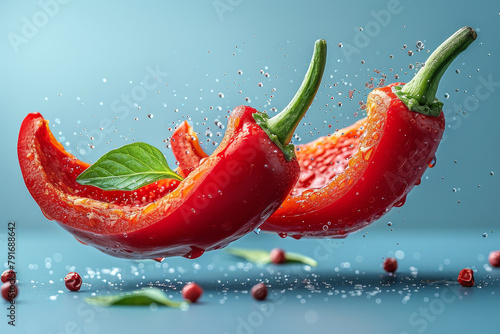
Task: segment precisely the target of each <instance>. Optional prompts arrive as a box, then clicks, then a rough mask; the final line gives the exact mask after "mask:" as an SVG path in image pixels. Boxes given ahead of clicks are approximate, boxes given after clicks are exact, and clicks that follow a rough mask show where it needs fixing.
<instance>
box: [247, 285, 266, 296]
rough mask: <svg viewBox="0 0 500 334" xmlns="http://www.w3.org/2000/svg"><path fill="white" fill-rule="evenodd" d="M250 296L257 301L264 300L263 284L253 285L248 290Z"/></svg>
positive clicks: (264, 288) (264, 286) (264, 290)
mask: <svg viewBox="0 0 500 334" xmlns="http://www.w3.org/2000/svg"><path fill="white" fill-rule="evenodd" d="M250 294H251V295H252V297H253V298H255V299H257V300H264V299H266V297H267V287H266V285H265V284H264V283H258V284H255V285H254V286H253V287H252V289H251V290H250Z"/></svg>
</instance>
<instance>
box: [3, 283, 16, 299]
mask: <svg viewBox="0 0 500 334" xmlns="http://www.w3.org/2000/svg"><path fill="white" fill-rule="evenodd" d="M2 297H3V298H4V299H5V300H7V301H11V300H13V299H14V298H16V297H17V285H15V284H11V283H10V282H7V283H4V284H3V285H2Z"/></svg>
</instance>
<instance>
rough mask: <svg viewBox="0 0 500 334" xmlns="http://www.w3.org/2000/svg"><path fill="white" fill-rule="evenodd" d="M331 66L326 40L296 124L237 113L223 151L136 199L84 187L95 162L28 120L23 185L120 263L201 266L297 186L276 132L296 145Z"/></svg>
mask: <svg viewBox="0 0 500 334" xmlns="http://www.w3.org/2000/svg"><path fill="white" fill-rule="evenodd" d="M325 62H326V42H325V41H324V40H318V41H317V42H316V44H315V49H314V54H313V58H312V61H311V64H310V67H309V70H308V72H307V73H306V76H305V78H304V82H303V83H302V85H301V87H300V88H299V91H298V92H297V94H296V96H295V97H294V99H293V100H292V102H293V103H291V106H292V107H291V108H288V107H287V109H286V115H287V117H286V118H287V119H292V118H293V120H294V121H293V122H288V123H287V124H285V125H284V126H281V125H278V126H276V125H274V123H272V121H273V120H275V118H269V117H267V116H266V115H265V114H262V113H258V112H257V111H256V110H255V109H253V108H251V107H246V106H240V107H237V108H235V109H234V110H233V112H232V113H231V115H230V117H229V120H228V126H227V130H226V132H225V135H224V138H223V140H222V142H221V144H220V145H219V147H218V148H217V149H216V150H215V152H214V153H213V154H212V155H210V156H209V157H205V159H203V161H199V162H201V163H197V165H196V166H192V167H193V168H188V170H189V172H190V173H189V176H187V177H186V178H185V179H184V180H183V181H182V182H179V181H176V180H162V181H158V182H156V183H153V184H150V185H147V186H145V187H142V188H139V189H137V190H134V191H119V190H112V191H106V190H101V189H98V188H95V187H92V186H85V185H81V184H79V183H77V182H76V178H77V177H78V175H80V174H81V173H82V172H83V171H84V170H85V169H87V168H88V167H89V164H87V163H85V162H82V161H80V160H78V159H77V158H75V157H74V156H72V155H71V154H70V153H68V152H66V151H65V150H64V147H63V146H62V145H61V144H60V143H58V142H57V140H56V139H55V138H54V136H53V135H52V133H51V132H50V129H49V126H48V121H46V120H45V119H44V118H43V117H42V116H41V115H40V114H38V113H32V114H29V115H28V116H27V117H26V118H25V119H24V121H23V123H22V125H21V129H20V132H19V139H18V158H19V164H20V167H21V172H22V174H23V177H24V181H25V183H26V186H27V188H28V190H29V192H30V193H31V195H32V197H33V198H34V199H35V201H36V202H37V204H38V205H39V206H40V209H41V210H42V212H43V214H44V215H45V216H46V217H47V218H48V219H51V220H55V221H57V222H58V223H59V225H60V226H61V227H63V228H64V229H65V230H67V231H68V232H70V233H71V234H72V235H73V236H75V237H76V238H77V240H79V241H81V242H82V243H85V244H88V245H92V246H94V247H96V248H97V249H99V250H101V251H102V252H104V253H107V254H110V255H113V256H116V257H122V258H135V259H154V260H157V261H159V260H161V259H162V258H165V257H169V256H184V257H187V258H196V257H199V256H200V255H202V254H203V253H204V252H205V251H209V250H215V249H219V248H222V247H225V246H226V245H228V244H229V243H230V242H232V241H234V240H236V239H238V238H240V237H242V236H243V235H245V234H247V233H249V232H250V231H252V230H254V229H256V228H257V227H259V226H260V225H261V224H262V223H263V222H264V221H265V220H266V219H267V218H268V217H269V216H270V215H271V214H272V213H273V212H274V211H275V210H276V209H277V208H278V207H279V205H280V204H281V203H282V202H283V200H284V199H285V198H286V196H287V195H288V193H289V192H290V191H291V189H292V188H293V185H294V184H295V183H296V182H297V179H298V176H299V165H298V162H297V158H296V157H295V155H293V146H290V145H288V144H289V141H287V140H283V141H278V139H277V134H279V135H281V136H284V137H286V138H289V137H291V135H292V133H293V131H294V130H295V128H296V126H297V125H298V123H299V122H300V119H301V118H302V117H303V115H304V114H305V112H306V111H307V109H308V108H309V105H310V104H311V102H312V100H313V99H314V96H315V94H316V92H317V89H318V87H319V85H320V82H321V78H322V74H323V71H324V67H325ZM289 106H290V105H289ZM277 116H279V115H277ZM268 120H269V122H268ZM278 124H279V123H278ZM290 152H291V153H292V154H290ZM180 172H181V173H183V167H182V165H181V169H180Z"/></svg>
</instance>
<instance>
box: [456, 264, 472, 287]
mask: <svg viewBox="0 0 500 334" xmlns="http://www.w3.org/2000/svg"><path fill="white" fill-rule="evenodd" d="M457 281H458V283H460V285H461V286H466V287H472V286H474V272H473V271H472V269H469V268H465V269H462V270H460V273H459V274H458V279H457Z"/></svg>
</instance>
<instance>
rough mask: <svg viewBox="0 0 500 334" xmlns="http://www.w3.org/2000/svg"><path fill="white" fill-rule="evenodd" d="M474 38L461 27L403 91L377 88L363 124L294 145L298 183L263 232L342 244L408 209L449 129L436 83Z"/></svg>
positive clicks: (397, 87) (396, 86) (398, 86)
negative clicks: (409, 197) (393, 212)
mask: <svg viewBox="0 0 500 334" xmlns="http://www.w3.org/2000/svg"><path fill="white" fill-rule="evenodd" d="M475 38H476V33H475V31H474V30H473V29H472V28H469V27H464V28H462V29H461V30H459V31H458V32H457V33H455V34H454V35H453V36H452V37H450V38H449V39H448V40H447V41H445V42H444V43H443V44H442V45H441V46H440V48H438V49H437V50H436V52H435V54H433V55H434V57H433V56H432V55H431V58H429V61H428V62H427V63H428V64H430V65H426V67H427V68H426V70H425V71H422V72H419V74H418V75H417V76H416V77H415V78H414V79H413V80H412V81H411V82H410V83H409V84H408V87H407V88H408V89H407V91H406V92H405V87H404V84H402V83H394V84H391V85H389V86H387V87H384V88H377V89H374V90H373V91H372V92H371V93H370V94H369V96H368V100H367V105H366V110H367V117H366V118H364V119H362V120H360V121H358V122H357V123H355V124H353V125H351V126H349V127H347V128H345V129H341V130H339V131H337V132H335V133H334V134H333V135H331V136H327V137H321V138H318V139H317V140H315V141H313V142H311V143H308V144H304V145H299V146H297V152H296V155H297V159H298V161H299V165H300V178H299V181H298V182H297V183H296V184H295V186H294V189H293V190H292V192H291V193H290V195H289V196H288V197H287V199H286V200H285V202H283V204H282V205H281V206H280V208H279V209H278V210H277V211H276V212H275V213H274V214H273V215H272V216H271V217H270V218H269V219H268V220H267V221H266V222H265V223H264V224H263V225H262V226H261V229H263V230H267V231H272V232H277V233H278V234H279V235H280V236H282V237H285V236H291V237H294V238H296V239H299V238H301V237H313V238H343V237H346V236H347V235H348V234H349V233H352V232H354V231H357V230H359V229H361V228H363V227H365V226H367V225H369V224H370V223H372V222H373V221H375V220H377V219H379V218H380V217H381V216H382V215H384V214H385V213H387V212H388V211H389V210H390V209H391V208H392V207H394V206H396V207H397V206H401V205H403V204H404V203H405V200H406V195H407V194H408V192H409V191H410V190H411V189H412V188H413V187H414V186H415V185H418V184H420V179H421V177H422V175H423V174H424V172H425V171H426V169H427V167H428V166H431V167H433V166H434V164H435V153H436V150H437V148H438V146H439V142H440V140H441V138H442V135H443V131H444V128H445V119H444V114H443V112H442V110H441V107H442V103H440V102H439V101H437V100H435V93H436V90H437V85H438V83H439V79H440V78H441V76H442V75H443V73H444V71H445V70H446V68H447V67H448V66H449V64H450V63H451V62H452V61H453V59H455V57H456V56H457V55H458V54H459V53H460V52H461V51H463V50H465V49H466V48H467V47H468V45H469V44H470V43H472V41H473V40H474V39H475ZM427 63H426V64H427ZM424 68H425V67H424ZM401 87H403V89H401ZM400 92H404V94H403V95H400ZM175 144H176V143H172V145H175ZM174 152H176V150H174ZM176 158H177V159H178V160H179V161H180V160H183V159H184V158H183V157H182V156H176Z"/></svg>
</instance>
